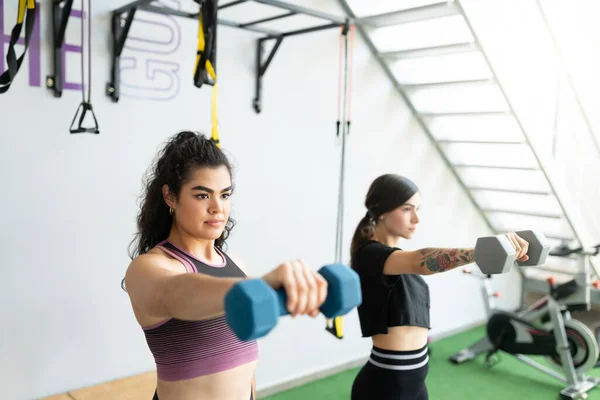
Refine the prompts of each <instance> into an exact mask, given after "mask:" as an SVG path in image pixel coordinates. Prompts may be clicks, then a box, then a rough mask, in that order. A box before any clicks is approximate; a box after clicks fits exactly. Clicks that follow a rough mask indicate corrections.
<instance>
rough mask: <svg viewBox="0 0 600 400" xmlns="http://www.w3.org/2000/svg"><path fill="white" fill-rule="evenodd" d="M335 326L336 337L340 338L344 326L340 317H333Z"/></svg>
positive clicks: (342, 334)
mask: <svg viewBox="0 0 600 400" xmlns="http://www.w3.org/2000/svg"><path fill="white" fill-rule="evenodd" d="M333 323H334V324H335V332H336V333H337V337H339V338H341V337H343V336H344V324H343V321H342V317H335V319H334V320H333Z"/></svg>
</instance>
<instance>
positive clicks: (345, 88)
mask: <svg viewBox="0 0 600 400" xmlns="http://www.w3.org/2000/svg"><path fill="white" fill-rule="evenodd" d="M349 33H350V47H349V46H348V34H349ZM353 47H354V25H348V23H346V24H345V25H344V26H343V27H342V34H341V35H340V73H339V75H340V77H339V81H338V84H339V85H338V120H337V122H336V137H337V138H339V137H340V127H341V128H342V132H341V135H342V137H341V141H342V157H341V158H342V161H341V167H340V184H339V194H338V214H337V226H336V238H335V262H336V263H341V262H342V248H343V228H344V181H345V170H346V135H349V134H350V104H351V102H350V99H351V97H352V96H351V88H352V83H351V82H352V55H353V54H352V48H353ZM325 329H326V330H327V331H328V332H330V333H331V334H333V335H334V336H335V337H337V338H338V339H342V338H343V337H344V333H343V324H342V317H336V318H335V319H334V320H333V323H332V321H331V320H330V319H328V320H327V321H326V327H325Z"/></svg>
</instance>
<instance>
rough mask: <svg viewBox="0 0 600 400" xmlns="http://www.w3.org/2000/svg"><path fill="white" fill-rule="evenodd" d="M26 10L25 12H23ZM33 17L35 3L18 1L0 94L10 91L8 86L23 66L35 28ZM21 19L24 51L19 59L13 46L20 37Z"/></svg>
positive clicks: (29, 0)
mask: <svg viewBox="0 0 600 400" xmlns="http://www.w3.org/2000/svg"><path fill="white" fill-rule="evenodd" d="M25 9H27V12H25ZM35 15H36V3H35V1H34V0H19V13H18V15H17V23H16V25H15V26H14V27H13V29H12V32H11V35H10V42H9V44H8V52H7V53H6V64H7V65H8V69H7V70H6V71H4V73H3V74H2V75H0V94H2V93H6V92H7V91H8V89H10V85H11V84H12V83H13V81H14V79H15V76H17V73H18V72H19V69H20V68H21V64H23V60H24V59H25V54H27V49H29V42H30V41H31V34H32V33H33V28H34V26H35ZM23 19H25V50H24V51H23V54H21V56H20V57H19V58H17V53H16V52H15V45H16V44H17V41H18V40H19V36H21V30H22V28H23Z"/></svg>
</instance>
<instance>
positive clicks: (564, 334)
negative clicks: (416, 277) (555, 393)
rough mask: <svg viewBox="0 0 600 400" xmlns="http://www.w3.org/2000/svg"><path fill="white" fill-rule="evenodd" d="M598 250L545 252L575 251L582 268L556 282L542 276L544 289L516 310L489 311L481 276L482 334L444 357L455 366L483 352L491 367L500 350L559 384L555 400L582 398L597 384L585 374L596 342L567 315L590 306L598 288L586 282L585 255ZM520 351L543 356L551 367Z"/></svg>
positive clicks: (486, 282) (487, 286)
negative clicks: (558, 398)
mask: <svg viewBox="0 0 600 400" xmlns="http://www.w3.org/2000/svg"><path fill="white" fill-rule="evenodd" d="M599 252H600V245H598V246H596V247H594V248H591V249H582V248H577V249H572V250H571V249H565V248H562V247H560V248H558V249H557V250H556V251H555V252H553V253H550V255H553V256H559V257H567V256H569V255H571V254H577V255H578V256H580V257H581V259H582V262H583V263H584V268H583V270H584V271H583V272H582V273H581V274H579V275H576V277H575V279H573V280H571V281H569V282H566V283H563V284H560V285H556V284H555V282H554V280H553V279H552V278H550V279H548V284H549V293H548V294H547V295H546V296H544V297H543V298H541V299H540V300H539V301H537V302H535V303H534V304H533V305H531V306H530V307H529V308H527V309H525V310H523V311H520V312H517V313H510V312H504V311H498V310H494V300H495V298H497V297H498V296H499V294H498V293H493V292H492V287H491V277H492V276H491V275H486V276H481V279H482V280H483V286H482V292H483V296H484V304H485V306H486V312H487V315H488V317H489V320H488V322H487V326H486V331H487V335H486V337H484V338H483V339H481V340H480V341H478V342H477V343H475V344H473V345H472V346H471V347H469V348H467V349H464V350H462V351H460V352H458V353H457V354H455V355H453V356H451V357H450V361H451V362H452V363H454V364H460V363H463V362H465V361H469V360H472V359H474V358H475V357H477V356H478V355H480V354H483V353H486V366H488V367H493V366H494V365H496V364H497V363H498V359H497V354H496V353H498V352H500V351H502V352H504V353H506V354H510V355H512V356H514V357H516V358H517V359H519V360H521V361H523V362H525V363H526V364H528V365H529V366H531V367H534V368H536V369H538V370H540V371H542V372H544V373H546V374H548V375H550V376H552V377H554V378H556V379H558V380H560V381H561V382H563V383H565V384H566V385H567V387H565V388H564V389H563V390H561V392H560V395H561V398H563V399H587V397H588V394H587V392H589V391H590V390H592V389H594V388H595V387H596V386H598V385H599V384H600V378H594V377H590V376H587V375H586V373H587V372H588V371H589V370H590V369H592V368H594V367H595V366H596V363H597V362H598V360H599V345H598V341H597V338H596V337H595V336H594V333H593V332H592V331H591V330H590V329H589V328H588V327H587V326H586V325H584V324H583V323H582V322H580V321H577V320H575V319H572V318H571V314H570V313H571V312H572V311H581V310H583V311H589V310H590V308H591V290H592V286H594V287H596V288H598V282H596V283H594V284H592V283H591V273H590V264H589V261H590V260H589V259H590V257H592V256H595V255H597V254H598V253H599ZM465 272H467V271H465ZM467 273H469V272H467ZM473 276H478V275H473ZM525 354H527V355H537V356H546V359H547V360H548V361H549V363H550V365H551V366H553V367H554V369H551V368H548V367H546V366H544V365H542V364H540V363H538V362H536V361H534V360H533V359H531V358H529V357H526V356H525ZM559 371H560V372H562V374H561V373H560V372H559Z"/></svg>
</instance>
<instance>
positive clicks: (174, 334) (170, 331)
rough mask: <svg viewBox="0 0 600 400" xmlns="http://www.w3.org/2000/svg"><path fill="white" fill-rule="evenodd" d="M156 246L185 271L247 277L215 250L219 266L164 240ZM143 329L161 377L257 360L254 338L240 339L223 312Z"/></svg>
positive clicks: (211, 371) (191, 374) (192, 374)
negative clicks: (205, 317)
mask: <svg viewBox="0 0 600 400" xmlns="http://www.w3.org/2000/svg"><path fill="white" fill-rule="evenodd" d="M158 247H159V248H160V249H162V250H163V251H165V252H166V253H167V254H169V255H171V256H173V257H174V258H176V259H178V260H179V261H180V262H181V263H182V264H183V265H184V267H185V268H186V270H187V271H188V273H199V274H207V275H211V276H218V277H244V276H246V274H245V273H244V272H243V271H242V270H241V269H240V268H239V267H238V266H237V265H235V263H234V262H233V261H231V259H230V258H229V257H228V256H227V255H226V254H225V253H223V252H221V251H219V250H218V249H217V251H218V253H219V254H220V255H221V257H222V258H223V263H222V264H221V265H210V264H207V263H205V262H202V261H200V260H198V259H196V258H195V257H194V256H192V255H191V254H189V253H187V252H186V251H185V250H182V249H180V248H179V247H177V246H175V245H174V244H172V243H171V242H169V241H166V240H165V241H163V242H161V243H159V244H158ZM143 330H144V334H145V336H146V342H147V343H148V347H149V348H150V351H151V352H152V355H153V356H154V360H155V362H156V370H157V375H158V379H160V380H164V381H178V380H183V379H190V378H195V377H198V376H203V375H209V374H214V373H216V372H221V371H226V370H228V369H231V368H235V367H237V366H240V365H243V364H246V363H249V362H252V361H256V360H257V359H258V346H257V343H256V341H255V340H253V341H248V342H243V341H241V340H239V339H238V338H237V336H236V335H235V333H233V331H232V330H231V328H230V327H229V325H228V324H227V321H226V320H225V316H224V315H222V316H218V317H215V318H211V319H207V320H203V321H184V320H179V319H176V318H169V319H167V320H164V321H161V322H159V323H157V324H154V325H152V326H146V327H144V328H143Z"/></svg>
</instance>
